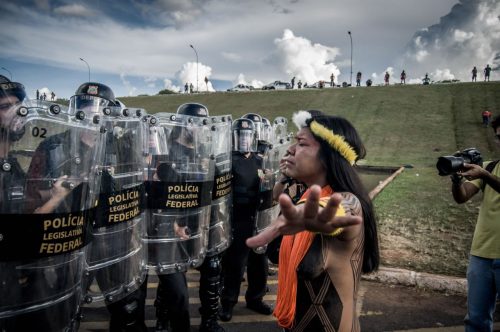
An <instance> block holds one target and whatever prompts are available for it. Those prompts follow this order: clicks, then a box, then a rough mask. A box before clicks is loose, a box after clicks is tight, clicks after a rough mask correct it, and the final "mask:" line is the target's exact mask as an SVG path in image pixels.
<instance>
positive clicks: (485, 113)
mask: <svg viewBox="0 0 500 332" xmlns="http://www.w3.org/2000/svg"><path fill="white" fill-rule="evenodd" d="M491 115H492V113H491V112H490V111H488V110H484V111H483V112H482V113H481V116H482V117H483V126H485V127H488V125H489V124H490V119H491Z"/></svg>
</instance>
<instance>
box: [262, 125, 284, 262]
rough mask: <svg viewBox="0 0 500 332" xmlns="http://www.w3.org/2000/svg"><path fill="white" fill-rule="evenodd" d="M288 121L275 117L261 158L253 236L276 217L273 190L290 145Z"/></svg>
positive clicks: (263, 249) (275, 202) (277, 208)
mask: <svg viewBox="0 0 500 332" xmlns="http://www.w3.org/2000/svg"><path fill="white" fill-rule="evenodd" d="M287 124H288V121H287V120H286V118H284V117H277V118H276V119H275V120H274V123H273V134H272V135H269V136H270V137H273V140H272V146H271V148H270V149H268V150H267V152H266V154H265V155H264V156H263V167H262V168H263V170H264V172H263V174H264V175H263V177H262V178H261V183H260V192H259V196H260V197H259V208H258V211H257V218H256V224H255V234H258V233H260V232H262V231H263V230H264V229H266V228H267V227H269V225H270V224H271V223H272V222H273V221H274V220H275V219H276V218H277V217H278V215H279V212H280V211H279V205H278V202H277V201H274V200H273V188H274V185H275V184H276V181H277V180H278V178H279V162H280V160H281V158H283V156H284V155H285V153H286V150H287V149H288V147H289V145H290V138H289V136H288V132H287ZM265 250H266V246H263V247H259V248H256V249H255V250H254V251H255V252H256V253H259V254H260V253H264V252H265Z"/></svg>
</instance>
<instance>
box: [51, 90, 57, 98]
mask: <svg viewBox="0 0 500 332" xmlns="http://www.w3.org/2000/svg"><path fill="white" fill-rule="evenodd" d="M55 98H56V94H55V93H54V91H52V92H51V93H50V100H54V99H55Z"/></svg>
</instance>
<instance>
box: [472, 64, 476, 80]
mask: <svg viewBox="0 0 500 332" xmlns="http://www.w3.org/2000/svg"><path fill="white" fill-rule="evenodd" d="M472 82H477V68H476V66H474V68H472Z"/></svg>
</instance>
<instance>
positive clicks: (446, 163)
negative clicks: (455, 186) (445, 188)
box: [436, 148, 483, 176]
mask: <svg viewBox="0 0 500 332" xmlns="http://www.w3.org/2000/svg"><path fill="white" fill-rule="evenodd" d="M464 163H467V164H475V165H479V166H481V167H483V157H482V156H481V152H479V150H477V149H476V148H469V149H465V150H463V151H460V152H457V153H455V154H454V155H453V156H442V157H439V158H438V162H437V164H436V168H437V169H438V171H439V175H441V176H445V175H451V174H453V173H457V172H458V171H460V170H463V168H464Z"/></svg>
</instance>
